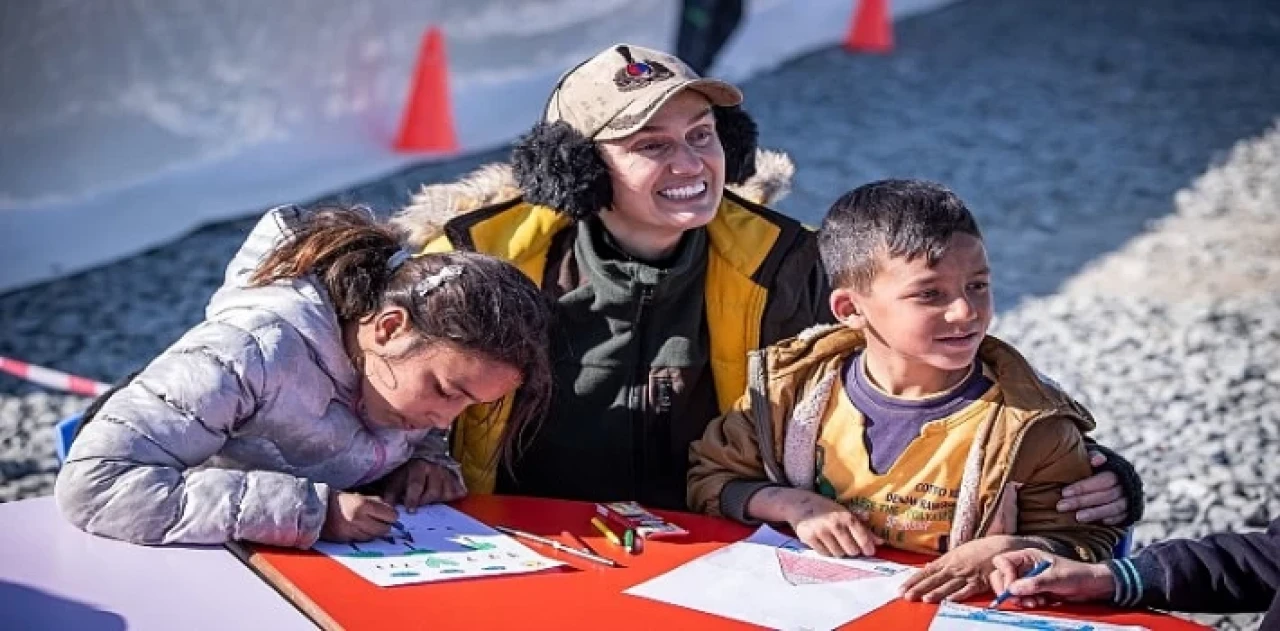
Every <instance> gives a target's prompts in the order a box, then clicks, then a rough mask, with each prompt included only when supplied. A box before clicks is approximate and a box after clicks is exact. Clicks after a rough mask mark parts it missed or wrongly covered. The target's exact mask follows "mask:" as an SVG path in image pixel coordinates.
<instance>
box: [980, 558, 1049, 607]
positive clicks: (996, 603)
mask: <svg viewBox="0 0 1280 631" xmlns="http://www.w3.org/2000/svg"><path fill="white" fill-rule="evenodd" d="M1052 565H1053V562H1052V561H1048V560H1045V561H1040V562H1039V563H1036V566H1035V567H1033V568H1031V571H1030V572H1027V573H1026V574H1023V575H1022V578H1032V577H1036V576H1040V575H1041V574H1044V571H1045V570H1047V569H1049V568H1050V567H1051V566H1052ZM1019 580H1021V579H1019ZM1011 596H1013V594H1012V593H1010V592H1009V589H1008V588H1007V587H1006V588H1005V590H1004V591H1003V592H1000V595H999V596H996V599H995V600H993V601H991V604H990V605H987V609H999V608H1000V605H1001V604H1002V603H1004V601H1006V600H1009V597H1011Z"/></svg>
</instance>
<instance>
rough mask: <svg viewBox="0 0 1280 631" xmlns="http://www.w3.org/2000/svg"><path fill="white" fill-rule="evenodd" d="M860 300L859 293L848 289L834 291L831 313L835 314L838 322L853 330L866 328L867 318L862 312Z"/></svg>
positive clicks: (842, 288)
mask: <svg viewBox="0 0 1280 631" xmlns="http://www.w3.org/2000/svg"><path fill="white" fill-rule="evenodd" d="M859 298H860V296H859V295H858V292H856V291H854V290H852V289H849V288H847V287H840V288H838V289H832V290H831V297H830V301H831V313H833V314H835V316H836V320H839V321H840V323H841V324H843V325H845V326H847V327H849V328H853V329H861V328H864V327H866V325H867V318H866V314H864V313H863V312H862V307H861V305H860V304H859V303H860V300H859Z"/></svg>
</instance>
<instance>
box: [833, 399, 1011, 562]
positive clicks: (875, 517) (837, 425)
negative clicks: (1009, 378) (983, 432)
mask: <svg viewBox="0 0 1280 631" xmlns="http://www.w3.org/2000/svg"><path fill="white" fill-rule="evenodd" d="M1000 399H1001V395H1000V387H999V386H998V385H994V383H993V385H992V386H991V387H990V388H989V389H988V390H987V391H986V392H985V393H984V394H983V396H982V397H981V398H979V399H977V400H976V401H973V402H972V403H970V404H969V405H967V406H965V407H963V408H961V409H960V410H958V411H956V412H955V413H953V414H951V415H949V416H945V417H943V418H939V419H935V420H932V421H930V422H928V423H926V424H925V425H924V426H923V427H922V428H921V429H920V435H919V436H916V437H915V438H914V439H913V440H912V441H911V442H910V443H909V444H908V445H907V447H906V449H904V450H903V452H902V454H901V455H899V456H898V459H897V460H896V461H894V463H893V465H892V466H890V467H889V468H888V470H886V471H885V472H884V473H883V474H877V473H875V472H874V471H873V470H872V468H871V461H870V458H869V455H868V453H867V448H866V442H865V439H864V436H865V433H866V426H865V417H864V416H863V414H862V412H861V411H859V410H858V409H857V408H856V407H854V405H853V402H852V401H850V399H849V395H848V393H847V392H845V389H844V388H843V387H837V388H836V389H835V393H834V396H832V397H831V400H830V401H829V402H828V404H827V410H826V412H825V414H824V417H823V420H822V426H821V430H820V433H819V435H818V444H817V459H818V461H817V467H816V471H817V490H818V492H820V493H821V494H823V495H825V496H827V497H829V498H832V499H834V500H836V501H837V502H839V503H841V504H843V505H845V506H847V507H849V509H850V510H851V511H853V513H854V514H856V515H857V516H858V517H859V518H860V519H862V521H863V523H866V524H867V525H868V526H869V527H870V529H871V530H872V532H874V533H876V535H878V536H880V537H882V538H883V539H884V540H885V541H886V542H887V543H888V544H889V545H891V546H893V547H895V548H899V549H902V550H909V551H911V552H921V553H925V554H942V553H944V552H946V551H947V550H948V549H950V548H949V545H948V544H949V542H948V539H949V534H950V532H951V522H952V519H953V518H954V517H955V509H956V499H957V498H958V497H959V496H960V483H961V480H962V478H963V475H964V463H965V459H966V458H967V457H968V455H969V448H970V446H971V445H972V444H973V440H974V437H975V436H976V434H977V431H978V426H979V425H980V424H981V423H982V421H983V420H984V419H986V418H987V417H988V416H990V415H991V414H992V413H993V412H994V411H995V408H996V407H997V406H998V405H999V404H1000Z"/></svg>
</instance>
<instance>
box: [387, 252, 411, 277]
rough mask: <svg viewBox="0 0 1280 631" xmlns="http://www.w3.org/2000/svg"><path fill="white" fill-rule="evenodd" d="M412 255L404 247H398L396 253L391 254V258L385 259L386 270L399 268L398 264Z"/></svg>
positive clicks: (391, 270) (401, 263) (402, 263)
mask: <svg viewBox="0 0 1280 631" xmlns="http://www.w3.org/2000/svg"><path fill="white" fill-rule="evenodd" d="M412 257H413V254H411V253H410V252H409V251H408V250H406V249H404V248H400V249H399V250H396V253H395V254H392V255H391V258H389V259H387V271H388V272H394V271H396V270H398V269H400V266H401V265H404V262H405V261H407V260H409V259H410V258H412Z"/></svg>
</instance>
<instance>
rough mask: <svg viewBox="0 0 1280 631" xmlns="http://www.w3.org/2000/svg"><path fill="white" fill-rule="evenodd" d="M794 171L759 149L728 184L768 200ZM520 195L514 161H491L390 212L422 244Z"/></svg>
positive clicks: (777, 155)
mask: <svg viewBox="0 0 1280 631" xmlns="http://www.w3.org/2000/svg"><path fill="white" fill-rule="evenodd" d="M794 175H795V164H794V163H793V162H792V161H791V158H790V157H788V156H787V155H786V154H784V153H781V152H777V151H769V150H765V149H757V150H756V173H755V175H753V176H751V178H749V179H748V180H747V181H746V182H743V183H742V184H739V185H732V184H731V185H728V186H726V188H728V189H729V190H731V191H733V192H734V193H736V194H737V195H739V196H741V197H742V198H744V199H746V200H748V201H751V202H754V203H757V204H761V205H765V206H768V205H771V204H774V203H776V202H777V201H778V200H780V199H782V198H783V197H785V196H786V195H787V193H789V192H790V191H791V178H792V176H794ZM518 196H520V189H519V187H518V186H517V185H516V180H515V176H514V175H513V174H512V170H511V166H510V165H509V164H506V163H494V164H487V165H484V166H482V167H480V168H478V169H476V170H475V171H472V172H471V173H468V174H467V175H465V176H463V177H462V178H460V179H458V180H457V181H454V182H449V183H445V184H431V185H427V186H423V187H422V189H421V190H419V191H418V192H417V193H414V195H413V197H412V198H410V200H409V205H407V206H405V207H404V209H402V210H400V211H399V212H397V213H396V214H395V216H393V217H392V218H391V223H393V224H395V225H396V226H397V227H398V228H400V230H402V231H403V232H404V234H405V244H406V245H407V246H408V247H409V248H410V249H413V250H417V249H421V248H422V247H423V246H424V245H426V244H427V243H428V242H429V241H431V240H432V239H434V238H435V237H437V236H439V235H440V233H441V231H442V230H443V228H444V225H445V224H446V223H448V221H449V220H450V219H453V218H454V217H457V216H458V215H462V214H465V213H468V212H471V211H473V210H476V209H479V208H484V207H486V206H490V205H493V204H497V203H500V202H504V201H507V200H511V199H514V198H516V197H518Z"/></svg>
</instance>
